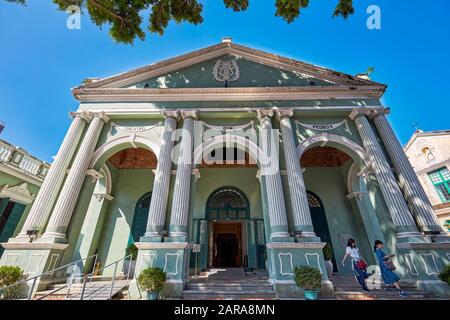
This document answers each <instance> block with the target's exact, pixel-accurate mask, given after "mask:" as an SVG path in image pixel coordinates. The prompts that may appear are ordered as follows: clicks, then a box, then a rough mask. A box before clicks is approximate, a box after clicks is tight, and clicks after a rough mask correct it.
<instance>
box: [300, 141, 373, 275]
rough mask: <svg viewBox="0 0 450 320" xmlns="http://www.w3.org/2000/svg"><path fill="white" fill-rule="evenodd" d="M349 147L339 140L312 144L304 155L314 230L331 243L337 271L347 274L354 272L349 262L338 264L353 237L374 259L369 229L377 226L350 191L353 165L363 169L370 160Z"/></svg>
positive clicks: (305, 179)
mask: <svg viewBox="0 0 450 320" xmlns="http://www.w3.org/2000/svg"><path fill="white" fill-rule="evenodd" d="M354 148H356V147H354ZM356 149H357V148H356ZM347 151H348V150H347V149H346V148H344V147H343V148H340V146H339V145H337V144H336V143H329V144H327V145H319V146H315V145H309V146H308V147H307V148H306V150H304V152H303V153H302V154H301V159H300V162H301V167H302V168H303V169H304V173H303V177H304V181H305V186H306V188H307V190H308V193H307V195H308V202H309V208H310V211H311V218H312V222H313V227H314V231H315V233H316V234H317V236H319V237H320V239H321V241H322V242H326V243H328V244H330V245H331V248H332V251H333V256H332V262H333V266H334V271H335V272H339V273H343V274H346V273H347V274H350V273H352V272H353V271H352V268H351V266H349V265H348V264H347V265H346V266H342V265H341V264H336V260H340V259H342V257H343V256H344V254H345V248H346V243H347V240H348V239H349V238H354V239H356V241H357V242H358V247H359V248H360V250H361V253H362V255H363V256H364V257H365V258H366V259H367V261H368V262H369V263H373V259H372V258H373V257H372V255H373V254H372V251H371V244H370V242H371V241H369V236H368V233H369V232H374V230H373V228H371V227H370V226H369V225H368V224H367V223H366V221H365V220H364V218H363V215H362V214H364V213H362V212H361V211H360V210H359V208H358V207H357V206H355V205H354V204H355V201H356V200H355V199H353V198H352V196H353V195H351V194H349V191H348V177H349V174H350V172H351V168H352V166H353V165H356V166H359V167H360V170H362V169H363V168H364V164H366V163H365V162H364V161H363V158H356V156H355V154H356V151H353V152H350V151H349V152H347ZM353 157H355V158H353Z"/></svg>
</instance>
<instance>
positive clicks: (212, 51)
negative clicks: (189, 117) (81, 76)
mask: <svg viewBox="0 0 450 320" xmlns="http://www.w3.org/2000/svg"><path fill="white" fill-rule="evenodd" d="M226 54H230V55H236V56H239V57H242V58H245V59H247V60H250V61H254V62H257V63H261V64H265V65H268V66H272V67H276V68H280V69H283V70H290V71H298V72H305V73H308V74H310V75H311V76H315V77H318V78H320V79H323V80H328V81H331V82H334V83H338V84H343V85H352V86H365V85H375V86H378V87H379V88H381V89H382V91H383V92H384V91H385V90H386V88H387V86H386V85H384V84H380V83H377V82H374V81H371V80H366V79H361V78H358V77H356V76H352V75H349V74H345V73H342V72H338V71H334V70H331V69H327V68H323V67H319V66H316V65H313V64H309V63H305V62H302V61H298V60H295V59H291V58H287V57H283V56H279V55H276V54H272V53H268V52H265V51H261V50H257V49H253V48H249V47H246V46H242V45H238V44H234V43H219V44H216V45H213V46H210V47H207V48H203V49H200V50H196V51H193V52H190V53H187V54H183V55H180V56H177V57H173V58H169V59H166V60H162V61H160V62H157V63H154V64H151V65H147V66H144V67H140V68H137V69H134V70H131V71H128V72H124V73H121V74H118V75H115V76H111V77H108V78H104V79H101V80H98V81H95V82H91V83H88V84H84V85H82V86H79V87H77V88H75V89H74V90H77V89H79V88H100V87H103V88H106V87H112V86H114V87H123V86H126V85H129V84H132V83H136V82H139V81H142V80H145V79H146V78H151V77H156V76H159V75H161V74H164V73H167V72H171V71H174V70H178V69H181V68H184V67H187V66H189V65H193V64H196V63H200V62H202V61H206V60H209V59H213V58H215V57H219V56H222V55H226Z"/></svg>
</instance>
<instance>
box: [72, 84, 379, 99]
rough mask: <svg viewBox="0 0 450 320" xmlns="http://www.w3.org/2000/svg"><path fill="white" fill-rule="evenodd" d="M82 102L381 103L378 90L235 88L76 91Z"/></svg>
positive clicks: (368, 88)
mask: <svg viewBox="0 0 450 320" xmlns="http://www.w3.org/2000/svg"><path fill="white" fill-rule="evenodd" d="M73 93H74V96H75V98H76V99H78V100H80V101H81V102H96V101H97V102H130V101H265V100H269V99H270V100H311V99H353V98H359V99H361V98H366V99H379V98H380V97H381V95H382V94H383V91H382V90H380V89H379V88H378V87H373V86H363V87H355V88H350V87H345V86H317V87H236V88H232V87H231V88H230V87H228V88H222V87H219V88H169V89H154V88H151V89H149V88H147V89H142V88H132V89H125V88H79V89H75V90H74V91H73Z"/></svg>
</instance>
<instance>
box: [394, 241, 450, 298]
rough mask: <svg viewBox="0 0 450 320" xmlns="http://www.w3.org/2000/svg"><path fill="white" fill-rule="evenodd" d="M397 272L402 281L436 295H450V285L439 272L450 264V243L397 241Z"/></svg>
mask: <svg viewBox="0 0 450 320" xmlns="http://www.w3.org/2000/svg"><path fill="white" fill-rule="evenodd" d="M396 246H397V250H398V255H397V259H398V260H397V261H398V264H397V266H398V268H397V270H396V272H397V273H399V275H400V276H401V278H402V281H405V282H408V283H414V284H416V286H417V288H418V289H420V290H424V291H426V292H429V293H430V294H431V295H433V296H435V297H440V298H442V297H447V298H448V297H450V287H449V286H448V285H447V284H446V283H444V282H442V281H441V280H440V279H439V273H440V272H441V271H442V270H443V268H445V266H447V265H449V264H450V243H445V242H432V243H397V245H396Z"/></svg>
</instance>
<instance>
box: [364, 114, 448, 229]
mask: <svg viewBox="0 0 450 320" xmlns="http://www.w3.org/2000/svg"><path fill="white" fill-rule="evenodd" d="M386 112H388V110H379V109H375V110H373V112H372V116H373V122H374V123H375V126H376V128H377V130H378V132H379V134H380V137H381V140H383V143H384V146H385V147H386V150H387V152H388V154H389V157H390V158H391V160H392V163H393V165H394V167H395V170H396V172H397V175H398V179H399V182H400V187H401V188H402V190H403V193H404V195H405V197H406V199H407V200H408V203H409V205H410V207H411V209H412V213H413V214H414V217H415V219H416V222H417V224H418V226H419V229H420V230H421V231H436V232H439V233H441V232H443V229H442V227H441V225H440V223H439V220H438V219H437V216H436V214H435V213H434V210H433V207H432V206H431V203H430V200H429V199H428V197H427V195H426V194H425V191H424V190H423V188H422V185H421V184H420V181H419V178H418V177H417V175H416V173H415V172H414V169H413V167H412V166H411V163H410V162H409V160H408V158H407V157H406V154H405V152H404V150H403V148H402V146H401V145H400V142H399V141H398V139H397V137H396V135H395V133H394V131H393V130H392V127H391V126H390V124H389V122H388V120H387V119H386V116H385V113H386Z"/></svg>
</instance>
